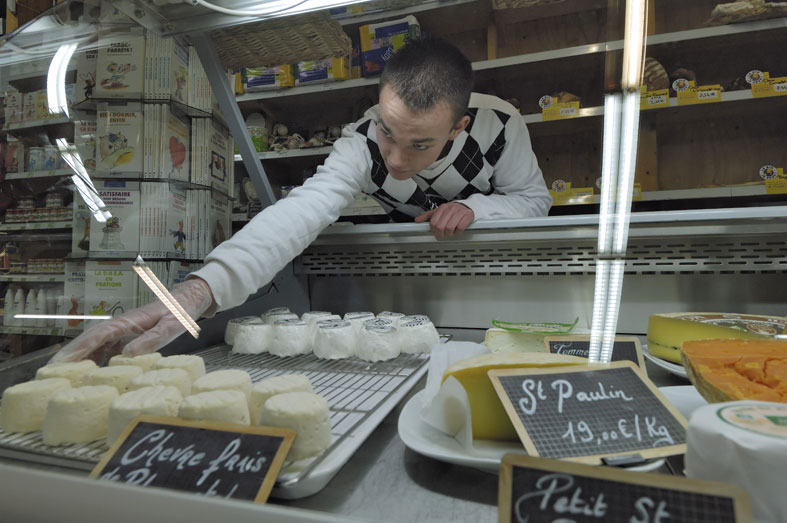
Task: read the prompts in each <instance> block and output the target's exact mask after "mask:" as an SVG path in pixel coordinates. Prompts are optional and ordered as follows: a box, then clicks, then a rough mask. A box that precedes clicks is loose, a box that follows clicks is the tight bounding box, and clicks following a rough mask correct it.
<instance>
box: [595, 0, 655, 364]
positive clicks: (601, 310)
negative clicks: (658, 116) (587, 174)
mask: <svg viewBox="0 0 787 523" xmlns="http://www.w3.org/2000/svg"><path fill="white" fill-rule="evenodd" d="M647 5H648V2H647V0H627V1H626V25H625V35H624V39H623V74H622V78H621V87H622V93H612V94H607V95H606V96H605V99H604V137H603V151H602V166H601V176H602V177H601V206H600V209H599V227H598V230H599V232H598V254H597V261H596V282H595V285H596V286H595V289H594V294H593V319H592V321H591V334H590V353H589V355H588V358H589V360H590V361H591V362H594V363H596V362H601V363H609V361H610V360H611V358H612V349H613V346H614V342H615V333H616V331H617V321H618V313H619V311H620V300H621V295H622V290H623V275H624V272H625V265H626V261H625V256H626V248H627V244H628V232H629V223H630V220H631V200H632V192H633V189H634V172H635V168H636V165H637V143H638V136H639V116H640V114H639V112H640V111H639V102H640V92H639V88H640V85H641V83H642V69H643V64H644V60H645V48H646V41H645V38H646V37H645V27H646V26H647Z"/></svg>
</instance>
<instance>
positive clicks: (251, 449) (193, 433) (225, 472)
mask: <svg viewBox="0 0 787 523" xmlns="http://www.w3.org/2000/svg"><path fill="white" fill-rule="evenodd" d="M294 439H295V431H293V430H290V429H284V428H278V427H244V426H240V425H233V424H229V423H218V422H211V421H187V420H179V419H175V418H160V417H152V416H141V417H140V418H137V420H136V421H135V422H134V424H133V425H132V426H130V427H129V428H128V429H126V432H125V433H124V434H123V435H122V436H121V437H120V438H118V440H117V441H116V442H115V444H113V445H112V447H111V448H110V449H109V451H108V452H107V453H106V454H105V455H104V457H103V458H102V460H101V461H100V462H99V463H98V465H96V468H95V469H94V470H93V472H92V473H91V475H90V476H91V477H93V478H98V479H104V480H110V481H118V482H121V483H127V484H130V485H142V486H154V487H166V488H172V489H177V490H185V491H188V492H195V493H198V494H203V495H207V496H217V497H225V498H235V499H245V500H249V501H255V502H257V503H265V501H266V500H267V499H268V495H269V494H270V491H271V489H272V488H273V484H274V482H275V481H276V477H277V476H278V474H279V470H281V467H282V465H283V463H284V459H285V457H286V456H287V452H288V451H289V449H290V447H291V446H292V442H293V440H294Z"/></svg>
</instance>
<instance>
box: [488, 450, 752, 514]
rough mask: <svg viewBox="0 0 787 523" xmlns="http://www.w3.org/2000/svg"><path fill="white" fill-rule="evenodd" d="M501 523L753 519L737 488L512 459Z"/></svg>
mask: <svg viewBox="0 0 787 523" xmlns="http://www.w3.org/2000/svg"><path fill="white" fill-rule="evenodd" d="M498 521H499V523H554V522H558V521H559V522H562V523H573V522H576V523H579V522H583V523H585V522H598V523H606V522H610V521H621V522H627V523H668V522H669V523H673V522H685V523H748V522H751V521H752V514H751V502H750V500H749V497H748V495H747V494H746V493H745V492H744V491H743V489H741V488H740V487H738V486H737V485H732V484H728V483H716V482H710V481H700V480H695V479H689V478H684V477H676V476H667V475H662V474H642V473H639V472H630V471H625V470H620V469H616V468H611V467H593V466H589V465H582V464H579V463H569V462H566V461H557V460H551V459H543V458H535V457H530V456H523V455H518V454H506V455H505V456H503V460H502V462H501V464H500V482H499V491H498Z"/></svg>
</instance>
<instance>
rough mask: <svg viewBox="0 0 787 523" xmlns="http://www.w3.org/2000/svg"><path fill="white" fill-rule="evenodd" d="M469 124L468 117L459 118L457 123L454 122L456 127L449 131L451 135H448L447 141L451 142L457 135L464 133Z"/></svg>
mask: <svg viewBox="0 0 787 523" xmlns="http://www.w3.org/2000/svg"><path fill="white" fill-rule="evenodd" d="M469 123H470V117H469V116H467V115H464V116H463V117H461V118H460V119H459V121H458V122H456V125H454V128H453V129H451V134H449V135H448V139H449V140H453V139H454V138H456V137H457V136H459V133H461V132H462V131H464V130H465V127H467V126H468V124H469Z"/></svg>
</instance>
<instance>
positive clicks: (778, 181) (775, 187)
mask: <svg viewBox="0 0 787 523" xmlns="http://www.w3.org/2000/svg"><path fill="white" fill-rule="evenodd" d="M768 168H769V170H775V173H776V174H775V175H770V174H766V175H765V176H763V177H764V178H765V192H766V193H767V194H787V174H784V169H783V168H782V167H779V168H774V167H771V166H765V167H763V169H768ZM763 169H760V174H762V171H763Z"/></svg>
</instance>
